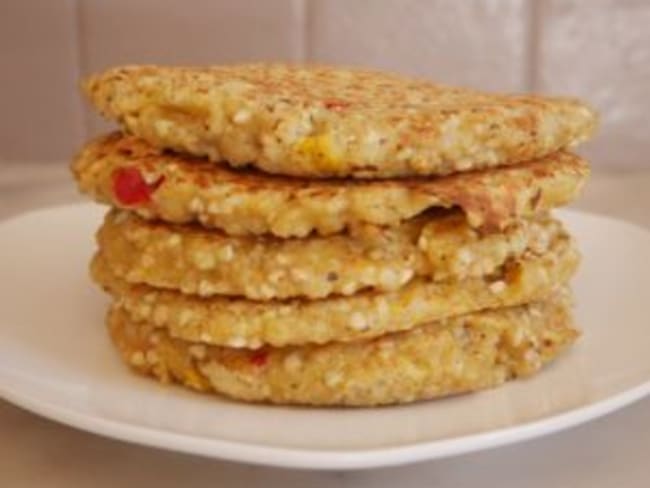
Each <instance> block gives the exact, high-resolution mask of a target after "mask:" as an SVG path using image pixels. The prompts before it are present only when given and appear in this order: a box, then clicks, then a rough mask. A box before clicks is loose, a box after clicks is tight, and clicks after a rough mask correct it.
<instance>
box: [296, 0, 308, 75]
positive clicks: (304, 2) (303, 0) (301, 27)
mask: <svg viewBox="0 0 650 488" xmlns="http://www.w3.org/2000/svg"><path fill="white" fill-rule="evenodd" d="M293 9H294V13H295V21H296V22H297V24H298V25H297V26H294V27H295V33H294V36H293V41H294V43H295V45H294V48H293V53H294V57H295V59H294V61H298V62H300V63H304V62H305V61H307V59H308V56H309V45H308V27H309V17H310V9H309V0H293Z"/></svg>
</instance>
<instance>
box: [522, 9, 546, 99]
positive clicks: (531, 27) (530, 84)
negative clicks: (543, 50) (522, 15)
mask: <svg viewBox="0 0 650 488" xmlns="http://www.w3.org/2000/svg"><path fill="white" fill-rule="evenodd" d="M541 1H542V0H532V1H529V2H528V3H527V12H526V15H527V18H526V23H527V26H528V38H527V41H528V43H527V45H526V63H525V66H526V73H525V76H524V83H525V85H526V91H528V92H535V91H536V90H537V89H538V83H537V77H538V75H539V66H538V63H539V41H540V35H541V32H542V29H541Z"/></svg>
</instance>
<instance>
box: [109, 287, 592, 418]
mask: <svg viewBox="0 0 650 488" xmlns="http://www.w3.org/2000/svg"><path fill="white" fill-rule="evenodd" d="M108 326H109V329H110V332H111V336H112V338H113V341H114V342H115V344H116V345H117V347H118V349H119V350H120V352H121V354H122V356H123V357H124V360H125V361H126V362H127V363H128V364H129V365H130V366H131V367H133V368H134V369H135V370H137V371H139V372H141V373H144V374H147V375H151V376H153V377H155V378H157V379H158V380H160V381H162V382H170V381H174V382H178V383H181V384H183V385H185V386H188V387H190V388H193V389H196V390H199V391H207V392H216V393H221V394H223V395H226V396H229V397H232V398H236V399H240V400H245V401H253V402H268V403H281V404H308V405H341V406H372V405H384V404H394V403H408V402H413V401H417V400H423V399H430V398H434V397H440V396H444V395H450V394H455V393H462V392H468V391H474V390H479V389H483V388H489V387H493V386H497V385H499V384H501V383H503V382H504V381H506V380H509V379H513V378H518V377H522V376H528V375H531V374H533V373H535V372H537V371H538V370H539V369H540V368H541V367H542V366H543V365H544V364H546V363H547V362H549V361H551V360H553V359H554V358H556V357H557V356H558V354H560V353H561V352H562V351H563V350H564V349H566V348H567V347H568V346H569V345H570V344H572V343H573V342H574V341H575V339H576V338H577V337H578V335H579V333H578V332H577V331H576V329H575V328H574V327H573V325H572V320H571V317H570V312H569V307H568V304H567V303H566V301H565V300H564V299H563V298H558V297H554V298H551V299H549V300H547V301H545V302H540V303H534V304H530V305H527V306H520V307H516V308H509V309H499V310H492V311H485V312H478V313H475V314H471V315H467V316H462V317H455V318H451V319H448V320H445V321H442V322H436V323H432V324H428V325H425V326H422V327H417V328H415V329H412V330H409V331H406V332H400V333H395V334H390V335H386V336H382V337H380V338H376V339H372V340H368V341H358V342H350V343H330V344H326V345H324V346H302V347H286V348H279V349H276V348H265V349H262V350H259V351H249V350H243V349H230V348H224V347H217V346H205V345H203V344H197V343H191V342H185V341H182V340H179V339H173V338H171V337H170V336H169V335H168V333H167V332H166V331H165V330H161V329H159V328H157V327H155V326H154V325H152V324H147V323H137V322H133V321H132V320H131V319H130V318H129V316H128V314H126V313H125V312H124V311H123V310H121V309H120V308H119V307H115V306H114V307H113V308H112V310H111V312H110V313H109V316H108Z"/></svg>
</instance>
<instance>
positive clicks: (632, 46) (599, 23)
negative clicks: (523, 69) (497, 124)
mask: <svg viewBox="0 0 650 488" xmlns="http://www.w3.org/2000/svg"><path fill="white" fill-rule="evenodd" d="M541 6H542V8H541V9H540V11H539V15H540V17H539V21H540V28H539V55H538V64H537V76H536V84H535V88H536V89H538V90H540V91H543V92H558V93H567V94H575V95H577V96H580V97H584V98H585V99H587V100H589V101H590V102H591V103H593V104H594V105H595V106H596V107H597V108H598V109H599V110H600V111H601V114H602V121H603V124H602V128H601V130H600V133H599V135H598V137H597V138H596V139H594V140H593V141H592V142H590V143H589V144H588V145H587V146H586V147H585V150H584V152H585V154H587V155H588V156H589V157H590V158H591V159H592V161H593V162H594V164H595V165H606V166H611V167H617V168H622V169H625V168H632V167H648V168H650V157H649V154H650V1H648V0H549V1H544V2H542V3H541Z"/></svg>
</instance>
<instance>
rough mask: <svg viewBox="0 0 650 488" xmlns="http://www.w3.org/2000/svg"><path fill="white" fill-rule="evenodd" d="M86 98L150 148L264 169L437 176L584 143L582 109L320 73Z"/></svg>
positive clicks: (151, 80) (179, 73)
mask: <svg viewBox="0 0 650 488" xmlns="http://www.w3.org/2000/svg"><path fill="white" fill-rule="evenodd" d="M85 91H86V93H87V95H88V97H89V99H90V101H91V102H92V103H93V104H94V105H95V106H96V107H97V108H98V109H99V111H100V112H101V113H102V114H103V115H105V116H106V117H109V118H112V119H115V120H117V121H118V122H119V123H120V125H121V126H122V127H123V128H124V129H126V130H127V131H129V132H130V133H132V134H135V135H138V136H140V137H142V138H144V139H146V140H147V141H148V142H150V143H151V144H153V145H155V146H157V147H160V148H168V149H173V150H176V151H180V152H185V153H188V154H192V155H195V156H207V157H208V158H209V159H211V160H212V161H217V162H221V161H227V162H228V163H230V164H231V165H233V166H243V165H249V164H250V165H253V166H256V167H257V168H260V169H262V170H264V171H266V172H269V173H275V174H283V175H293V176H303V177H319V178H320V177H332V176H354V177H361V178H378V177H382V178H384V177H395V176H413V175H446V174H450V173H454V172H458V171H466V170H472V169H482V168H489V167H494V166H498V165H504V164H512V163H518V162H522V161H527V160H531V159H535V158H540V157H544V156H546V155H548V154H551V153H553V152H555V151H557V150H559V149H562V148H566V147H571V146H573V145H575V144H577V143H579V142H581V141H584V140H585V139H587V138H588V137H589V136H590V135H591V134H592V132H593V131H594V128H595V126H596V124H597V116H596V114H595V112H594V111H593V110H592V109H590V108H589V107H587V106H586V105H585V104H583V103H581V102H579V101H577V100H573V99H569V98H559V97H542V96H532V95H501V94H488V93H482V92H478V91H474V90H468V89H461V88H453V87H447V86H442V85H437V84H434V83H431V82H429V81H425V80H418V79H411V78H406V77H400V76H397V75H393V74H385V73H379V72H372V71H363V70H353V69H341V68H334V67H327V66H288V65H281V64H252V65H231V66H215V67H208V68H180V67H175V68H173V67H160V66H128V67H118V68H114V69H111V70H108V71H106V72H105V73H102V74H98V75H96V76H93V77H91V78H89V79H88V80H87V81H86V83H85Z"/></svg>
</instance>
